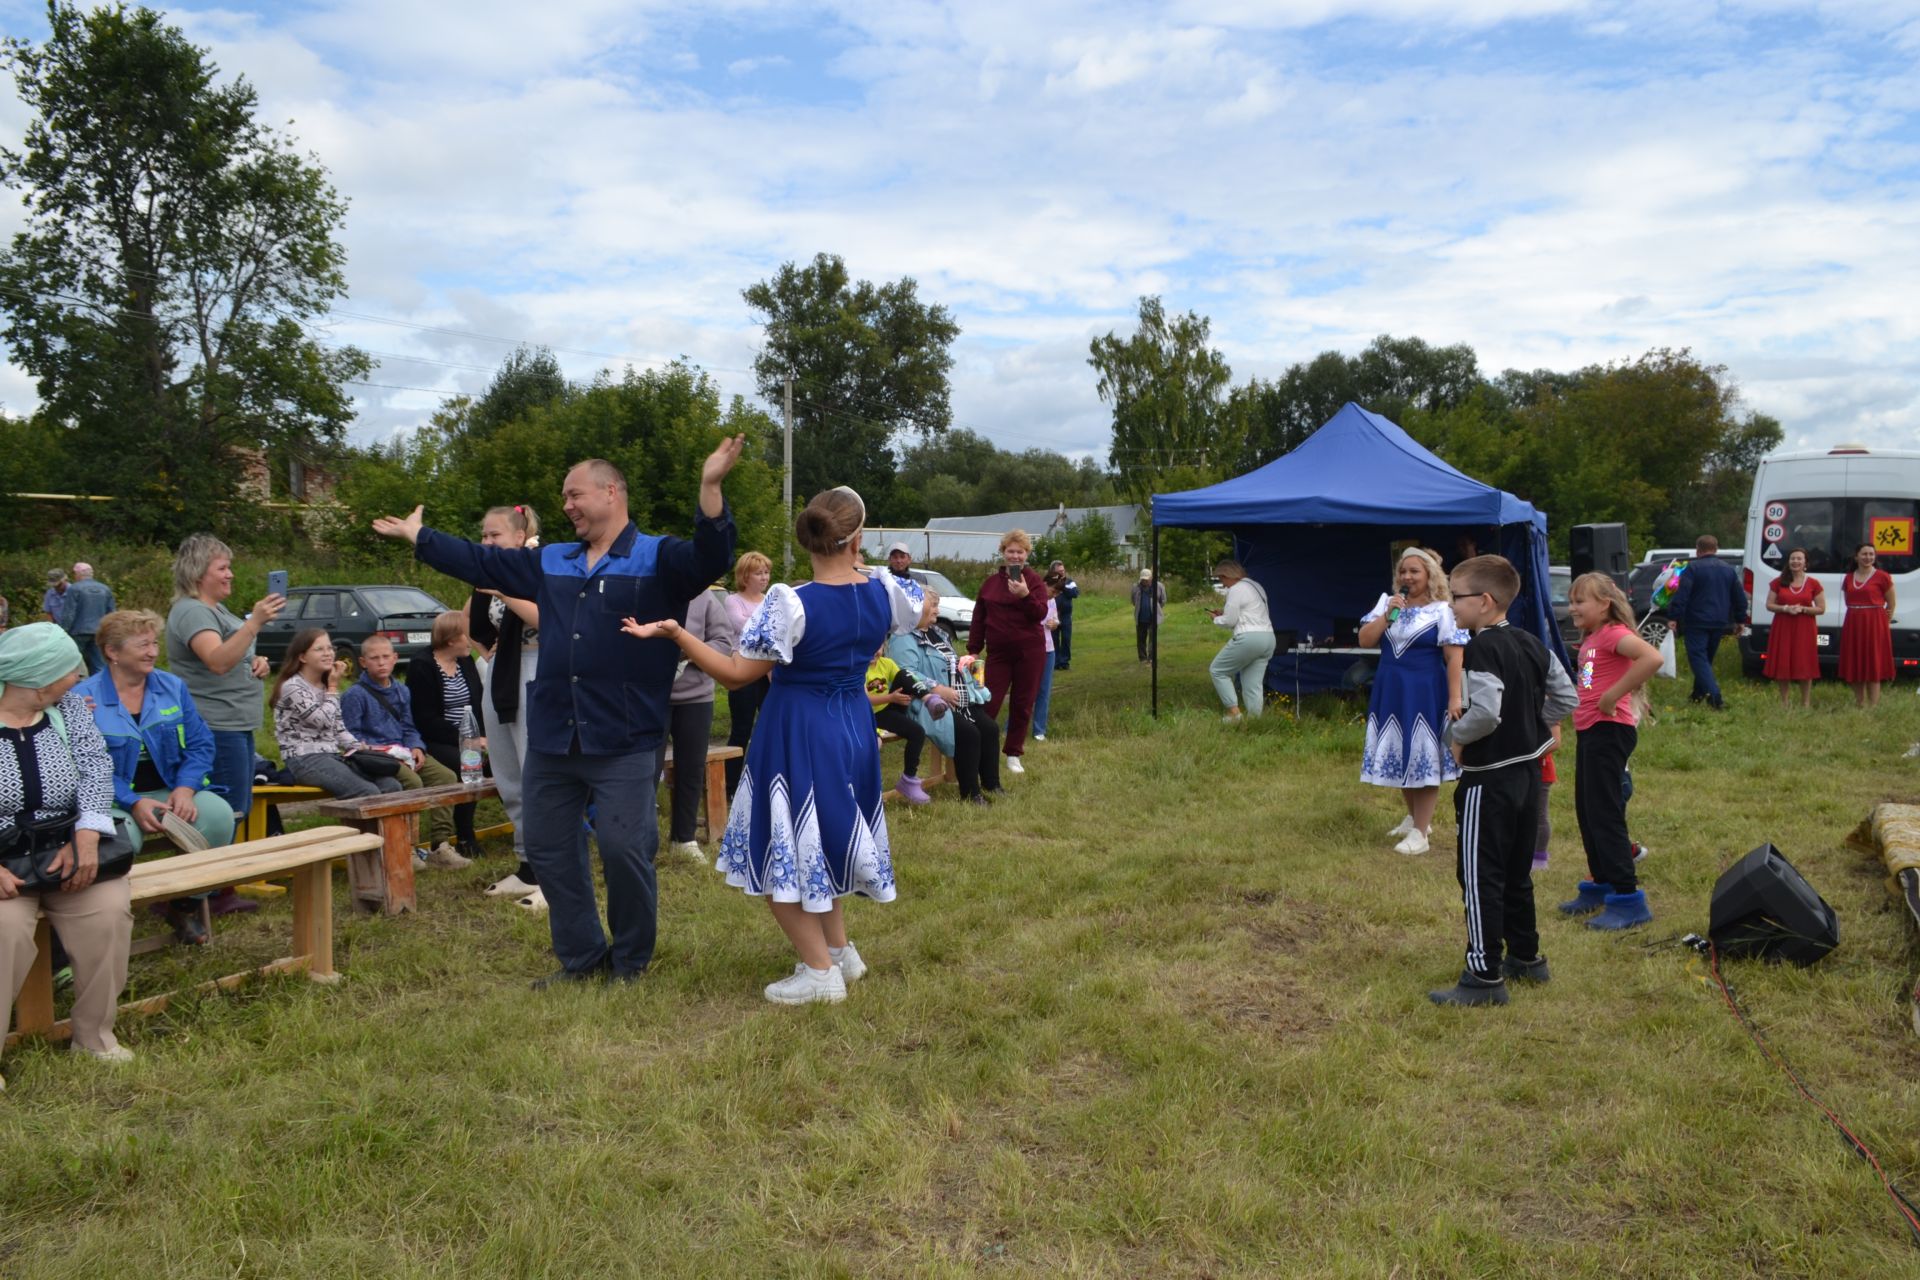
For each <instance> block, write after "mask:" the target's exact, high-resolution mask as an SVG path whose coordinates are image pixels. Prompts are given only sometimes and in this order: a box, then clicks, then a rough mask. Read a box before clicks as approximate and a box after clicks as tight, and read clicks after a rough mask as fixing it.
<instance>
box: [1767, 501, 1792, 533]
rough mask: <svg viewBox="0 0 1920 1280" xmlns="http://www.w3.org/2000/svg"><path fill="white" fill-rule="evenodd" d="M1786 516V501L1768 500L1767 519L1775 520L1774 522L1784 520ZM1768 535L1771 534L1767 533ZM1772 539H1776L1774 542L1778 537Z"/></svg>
mask: <svg viewBox="0 0 1920 1280" xmlns="http://www.w3.org/2000/svg"><path fill="white" fill-rule="evenodd" d="M1786 518H1787V504H1786V503H1784V502H1769V503H1768V504H1767V519H1769V520H1772V521H1775V522H1778V521H1781V520H1785V519H1786ZM1769 536H1771V535H1769ZM1774 541H1776V542H1778V541H1779V539H1778V538H1775V539H1774Z"/></svg>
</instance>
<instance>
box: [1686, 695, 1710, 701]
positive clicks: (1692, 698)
mask: <svg viewBox="0 0 1920 1280" xmlns="http://www.w3.org/2000/svg"><path fill="white" fill-rule="evenodd" d="M1706 700H1707V695H1706V694H1704V693H1690V694H1688V695H1687V701H1688V702H1705V701H1706Z"/></svg>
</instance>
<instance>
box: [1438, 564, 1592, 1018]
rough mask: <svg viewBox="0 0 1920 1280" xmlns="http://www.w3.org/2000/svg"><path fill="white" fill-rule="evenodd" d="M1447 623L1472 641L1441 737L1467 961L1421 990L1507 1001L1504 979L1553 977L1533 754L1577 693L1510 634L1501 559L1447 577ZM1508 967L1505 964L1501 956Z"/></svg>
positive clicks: (1511, 576) (1548, 742)
mask: <svg viewBox="0 0 1920 1280" xmlns="http://www.w3.org/2000/svg"><path fill="white" fill-rule="evenodd" d="M1448 582H1449V586H1450V587H1451V589H1452V594H1453V615H1454V617H1455V618H1456V619H1458V620H1459V622H1460V624H1461V625H1462V626H1464V627H1466V628H1468V629H1469V630H1471V631H1472V632H1473V633H1474V634H1473V641H1472V642H1471V643H1470V644H1468V645H1467V651H1466V654H1465V656H1464V660H1463V665H1464V668H1465V670H1464V680H1463V684H1464V690H1463V692H1464V695H1465V696H1464V699H1463V700H1464V702H1465V704H1466V706H1465V709H1464V710H1463V711H1462V712H1461V713H1460V718H1459V719H1458V720H1455V721H1453V722H1451V723H1450V724H1448V726H1447V730H1446V738H1447V742H1448V745H1449V746H1450V747H1451V749H1452V751H1453V754H1454V758H1455V759H1457V760H1458V761H1459V762H1460V782H1459V785H1458V786H1457V787H1455V789H1454V793H1453V810H1454V816H1455V818H1456V819H1457V822H1458V829H1459V838H1460V850H1459V858H1458V862H1457V864H1456V870H1457V874H1458V876H1459V879H1460V893H1461V897H1462V898H1463V900H1464V902H1465V904H1466V915H1467V963H1466V969H1465V971H1464V972H1462V973H1461V975H1460V981H1459V982H1457V983H1455V984H1454V985H1453V986H1452V987H1449V988H1447V989H1446V990H1444V991H1433V992H1429V993H1428V998H1429V999H1431V1000H1432V1001H1433V1002H1434V1003H1435V1004H1460V1005H1480V1004H1505V1003H1506V1002H1507V982H1506V980H1507V979H1508V978H1509V977H1513V978H1524V979H1527V980H1528V981H1532V982H1545V981H1546V980H1547V978H1548V973H1547V959H1546V957H1545V956H1543V955H1541V954H1540V934H1539V933H1538V932H1537V931H1536V929H1535V928H1534V914H1533V875H1532V873H1533V843H1534V841H1533V837H1534V830H1535V821H1536V817H1537V810H1538V807H1539V803H1540V757H1541V756H1542V755H1544V754H1545V753H1546V752H1547V751H1548V749H1550V748H1551V747H1552V745H1553V737H1552V731H1553V726H1554V725H1556V724H1558V723H1559V722H1560V720H1561V719H1562V718H1563V717H1564V716H1566V715H1567V713H1568V712H1570V711H1572V710H1573V707H1574V703H1575V702H1576V701H1577V695H1576V694H1575V693H1574V689H1573V681H1571V680H1569V679H1568V678H1567V673H1566V671H1565V670H1564V669H1563V668H1562V667H1561V665H1560V663H1558V662H1556V661H1555V660H1554V659H1553V658H1552V656H1550V655H1549V654H1548V653H1547V649H1546V646H1545V645H1543V644H1541V643H1540V641H1539V640H1538V639H1536V638H1535V637H1533V636H1531V635H1529V634H1528V633H1526V632H1524V631H1520V630H1518V629H1516V628H1514V627H1511V626H1509V625H1507V606H1508V605H1510V604H1512V603H1513V598H1514V597H1515V596H1517V595H1519V594H1520V575H1519V574H1518V573H1517V572H1516V571H1515V570H1514V567H1513V566H1512V565H1511V564H1509V563H1508V562H1507V561H1506V560H1505V559H1504V558H1502V557H1500V556H1475V557H1473V558H1472V559H1470V560H1465V561H1462V562H1461V563H1460V564H1459V565H1458V566H1457V567H1456V568H1455V569H1454V571H1453V573H1452V574H1451V575H1450V576H1449V579H1448ZM1503 949H1504V951H1505V958H1504V959H1503V958H1502V951H1503Z"/></svg>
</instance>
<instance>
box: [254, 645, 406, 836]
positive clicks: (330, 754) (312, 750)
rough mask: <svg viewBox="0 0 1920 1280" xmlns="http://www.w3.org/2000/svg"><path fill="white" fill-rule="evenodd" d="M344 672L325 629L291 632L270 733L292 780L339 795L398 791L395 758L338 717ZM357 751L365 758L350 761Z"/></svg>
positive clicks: (276, 688) (275, 690)
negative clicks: (371, 745)
mask: <svg viewBox="0 0 1920 1280" xmlns="http://www.w3.org/2000/svg"><path fill="white" fill-rule="evenodd" d="M346 674H347V664H346V663H344V662H337V661H335V660H334V656H333V641H332V640H331V639H330V638H329V637H328V636H327V633H326V632H324V631H322V630H321V629H320V628H318V627H308V628H307V629H306V630H305V631H302V632H300V633H298V634H297V635H295V636H294V637H293V643H292V644H290V645H288V646H287V659H286V661H285V662H283V663H281V664H280V677H279V679H277V680H276V681H274V685H273V733H274V736H275V737H276V738H278V739H279V740H280V755H281V758H282V759H283V760H284V761H285V762H286V766H287V769H288V771H289V772H291V773H292V774H293V778H294V781H296V782H298V783H299V784H300V785H302V786H306V787H319V788H320V789H321V790H323V791H325V792H327V793H329V794H330V795H335V796H338V797H339V798H340V799H342V800H360V799H364V798H365V797H367V796H377V795H379V794H380V793H381V792H383V791H386V792H392V791H399V790H401V789H402V787H401V782H400V767H399V761H397V760H395V759H394V758H393V757H392V756H385V755H379V753H377V752H373V751H368V750H367V748H366V745H365V744H364V743H362V742H360V741H359V740H358V739H357V738H355V737H354V736H353V735H352V734H351V733H348V732H347V726H346V723H345V721H343V720H342V719H341V716H340V694H339V692H338V688H339V684H340V681H341V679H342V678H344V677H345V676H346ZM361 752H365V754H366V755H367V756H368V757H369V758H368V759H367V760H364V761H361V762H359V763H358V764H357V765H356V764H354V763H350V761H352V758H353V756H354V755H356V754H358V753H361ZM375 756H378V757H379V759H378V760H375V759H373V757H375ZM381 762H384V763H381ZM363 770H364V772H363Z"/></svg>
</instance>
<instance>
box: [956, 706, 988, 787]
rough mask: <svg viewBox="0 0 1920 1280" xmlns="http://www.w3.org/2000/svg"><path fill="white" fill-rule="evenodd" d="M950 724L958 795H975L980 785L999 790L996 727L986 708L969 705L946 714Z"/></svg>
mask: <svg viewBox="0 0 1920 1280" xmlns="http://www.w3.org/2000/svg"><path fill="white" fill-rule="evenodd" d="M947 718H948V719H950V720H952V721H953V768H954V772H955V773H956V774H958V775H959V781H960V794H961V795H962V796H977V795H979V794H980V788H981V787H982V786H983V785H984V786H985V787H986V788H987V789H988V790H989V791H998V790H999V789H1000V724H999V722H998V721H996V720H995V719H994V718H993V717H992V716H990V715H988V714H987V709H986V708H985V707H983V706H978V705H975V704H971V703H969V704H968V705H967V706H964V707H960V708H957V709H956V710H953V711H950V712H948V713H947Z"/></svg>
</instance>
